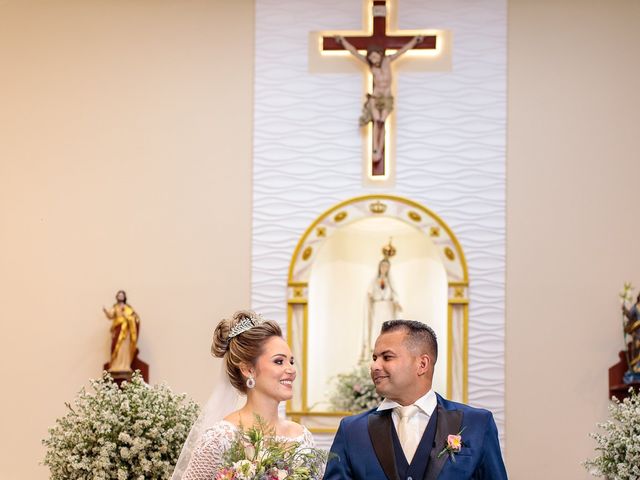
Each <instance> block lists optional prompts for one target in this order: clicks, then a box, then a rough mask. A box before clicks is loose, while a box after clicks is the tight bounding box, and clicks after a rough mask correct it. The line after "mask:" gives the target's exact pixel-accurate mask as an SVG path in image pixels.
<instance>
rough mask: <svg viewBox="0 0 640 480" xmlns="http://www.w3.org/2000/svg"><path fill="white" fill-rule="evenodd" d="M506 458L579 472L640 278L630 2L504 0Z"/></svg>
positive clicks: (541, 473) (639, 40) (530, 473)
mask: <svg viewBox="0 0 640 480" xmlns="http://www.w3.org/2000/svg"><path fill="white" fill-rule="evenodd" d="M509 8H510V14H509V85H508V86H509V112H508V113H509V125H508V127H509V129H508V131H509V137H508V145H509V146H508V164H507V167H508V168H507V189H508V194H507V210H508V212H507V337H506V338H507V340H506V343H507V345H506V347H507V359H506V366H507V391H506V424H507V430H506V442H507V461H508V464H509V468H510V473H511V476H512V478H515V479H517V480H528V479H531V480H539V479H541V478H549V479H557V478H563V479H586V478H593V477H589V476H588V475H587V473H586V471H585V470H584V469H582V468H581V467H580V465H579V464H580V462H581V461H583V460H584V459H585V458H587V457H589V456H592V455H593V450H592V449H593V445H594V443H593V441H592V440H591V439H589V438H588V432H590V431H593V430H594V429H595V423H596V422H598V421H603V420H604V418H605V416H606V414H607V410H606V406H607V368H608V367H609V366H610V365H611V364H613V363H615V362H616V361H617V355H616V353H617V350H618V349H619V348H620V347H621V345H622V339H621V329H620V317H619V315H618V311H619V308H620V307H619V303H618V299H617V297H616V295H617V293H618V292H619V291H620V290H621V288H622V283H623V281H624V280H634V282H635V284H636V285H639V284H640V255H639V253H638V241H637V239H638V238H639V237H640V222H638V221H637V219H636V215H635V213H636V211H637V210H638V208H639V207H640V202H639V200H638V199H639V197H638V186H639V183H638V181H639V179H640V161H639V159H638V153H637V152H638V151H639V150H640V145H639V140H640V138H639V135H638V125H639V124H640V113H639V112H640V95H639V94H638V85H640V63H639V62H638V46H639V45H640V28H638V26H639V25H640V3H638V2H637V1H635V0H624V1H623V0H615V1H609V2H601V1H597V0H586V1H584V0H580V1H577V0H575V1H568V0H563V1H561V2H558V1H533V0H511V1H510V2H509Z"/></svg>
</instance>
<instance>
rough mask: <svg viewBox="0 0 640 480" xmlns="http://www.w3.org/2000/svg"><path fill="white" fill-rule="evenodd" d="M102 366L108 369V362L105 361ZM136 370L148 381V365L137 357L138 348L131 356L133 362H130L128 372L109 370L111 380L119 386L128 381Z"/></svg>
mask: <svg viewBox="0 0 640 480" xmlns="http://www.w3.org/2000/svg"><path fill="white" fill-rule="evenodd" d="M102 368H103V369H104V370H107V371H108V370H109V363H105V364H104V365H103V366H102ZM136 370H140V374H141V375H142V379H143V380H144V381H145V382H146V383H149V365H148V364H147V363H145V362H143V361H142V360H140V359H139V358H138V350H136V354H135V356H134V357H133V362H131V371H130V372H109V374H110V375H111V377H112V378H113V381H114V382H116V383H117V384H118V386H120V384H121V383H122V382H128V381H129V380H131V377H132V376H133V372H135V371H136Z"/></svg>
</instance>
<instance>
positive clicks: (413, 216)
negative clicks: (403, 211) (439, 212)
mask: <svg viewBox="0 0 640 480" xmlns="http://www.w3.org/2000/svg"><path fill="white" fill-rule="evenodd" d="M407 216H408V217H409V218H410V219H411V220H413V221H414V222H419V221H420V220H422V217H421V216H420V214H419V213H417V212H414V211H413V210H410V211H409V213H407Z"/></svg>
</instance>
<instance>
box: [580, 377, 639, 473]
mask: <svg viewBox="0 0 640 480" xmlns="http://www.w3.org/2000/svg"><path fill="white" fill-rule="evenodd" d="M629 392H630V396H629V397H627V398H625V399H624V400H623V401H622V402H620V401H619V400H618V399H617V398H615V397H614V398H613V399H612V400H613V401H612V403H611V405H609V413H610V417H611V418H610V419H609V420H608V421H607V422H605V423H599V424H598V427H600V428H601V429H602V430H603V432H602V433H592V434H591V437H592V438H594V439H595V440H596V443H597V445H598V446H597V447H596V451H597V452H599V455H598V456H597V457H596V458H594V459H590V460H587V461H586V462H584V466H585V467H586V468H587V469H588V470H589V472H590V473H591V474H592V475H593V476H596V477H605V478H607V479H609V480H637V479H638V478H640V397H639V396H638V393H637V392H635V391H633V390H631V389H630V390H629Z"/></svg>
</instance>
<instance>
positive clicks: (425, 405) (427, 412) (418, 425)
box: [378, 390, 438, 442]
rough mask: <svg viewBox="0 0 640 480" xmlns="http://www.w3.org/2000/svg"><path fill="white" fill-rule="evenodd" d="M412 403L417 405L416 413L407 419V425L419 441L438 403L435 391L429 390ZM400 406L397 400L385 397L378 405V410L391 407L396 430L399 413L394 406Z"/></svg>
mask: <svg viewBox="0 0 640 480" xmlns="http://www.w3.org/2000/svg"><path fill="white" fill-rule="evenodd" d="M413 405H415V406H417V407H418V413H416V414H415V415H414V416H413V417H411V418H410V419H409V421H408V422H407V426H408V427H409V428H410V429H411V431H412V432H413V435H415V436H416V439H417V441H418V442H419V441H420V439H421V438H422V435H424V431H425V430H426V429H427V424H428V423H429V419H430V418H431V415H433V411H434V410H435V409H436V406H437V405H438V399H437V398H436V393H435V392H434V391H433V390H429V391H428V392H427V393H425V394H424V395H423V396H422V397H420V398H419V399H418V400H416V401H415V402H413ZM400 406H401V405H400V404H399V403H398V402H394V401H393V400H388V399H386V398H385V399H384V400H383V401H382V403H381V404H380V406H379V407H378V411H379V412H381V411H383V410H389V409H393V411H392V412H391V418H392V419H393V425H394V426H395V427H396V432H397V431H398V423H399V422H400V415H398V412H397V411H396V410H395V408H396V407H400ZM404 406H406V405H404Z"/></svg>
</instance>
